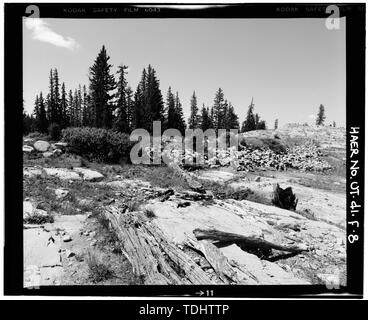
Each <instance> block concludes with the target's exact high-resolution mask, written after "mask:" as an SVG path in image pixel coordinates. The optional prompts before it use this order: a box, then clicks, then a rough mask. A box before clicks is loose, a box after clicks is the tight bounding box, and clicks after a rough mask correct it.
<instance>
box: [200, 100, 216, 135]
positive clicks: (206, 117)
mask: <svg viewBox="0 0 368 320" xmlns="http://www.w3.org/2000/svg"><path fill="white" fill-rule="evenodd" d="M200 128H201V129H202V130H203V132H204V131H206V130H207V129H212V128H213V123H212V120H211V115H210V110H209V108H206V107H205V106H204V105H203V106H202V110H201V117H200Z"/></svg>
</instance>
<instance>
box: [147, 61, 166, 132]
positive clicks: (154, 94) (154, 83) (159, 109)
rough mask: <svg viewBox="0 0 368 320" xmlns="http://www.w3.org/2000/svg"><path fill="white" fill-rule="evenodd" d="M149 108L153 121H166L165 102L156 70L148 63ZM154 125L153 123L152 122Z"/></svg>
mask: <svg viewBox="0 0 368 320" xmlns="http://www.w3.org/2000/svg"><path fill="white" fill-rule="evenodd" d="M145 96H146V98H147V102H146V103H147V109H148V110H150V111H151V118H152V121H161V122H163V121H164V104H163V100H162V93H161V90H160V84H159V80H158V79H157V77H156V71H155V69H153V68H152V67H151V65H148V69H147V93H146V95H145ZM151 127H152V124H151Z"/></svg>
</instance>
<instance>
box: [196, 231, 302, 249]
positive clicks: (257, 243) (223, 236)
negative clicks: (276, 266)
mask: <svg viewBox="0 0 368 320" xmlns="http://www.w3.org/2000/svg"><path fill="white" fill-rule="evenodd" d="M193 233H194V235H195V237H196V238H197V240H210V241H211V242H212V243H213V244H214V245H216V246H217V247H224V246H229V245H232V244H234V243H235V244H237V245H239V246H240V247H241V248H249V249H261V250H270V249H275V250H280V251H288V252H292V253H299V252H303V251H307V250H308V249H307V248H306V247H304V246H285V245H280V244H276V243H272V242H269V241H266V240H264V239H262V238H259V237H245V236H242V235H240V234H235V233H228V232H222V231H218V230H213V229H212V230H202V229H195V230H194V231H193Z"/></svg>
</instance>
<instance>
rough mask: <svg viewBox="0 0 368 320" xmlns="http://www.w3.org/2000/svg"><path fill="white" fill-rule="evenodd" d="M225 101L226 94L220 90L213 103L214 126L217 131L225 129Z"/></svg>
mask: <svg viewBox="0 0 368 320" xmlns="http://www.w3.org/2000/svg"><path fill="white" fill-rule="evenodd" d="M224 116H225V100H224V92H223V91H222V89H221V88H219V89H218V90H217V92H216V95H215V99H214V101H213V125H214V128H215V129H223V128H224Z"/></svg>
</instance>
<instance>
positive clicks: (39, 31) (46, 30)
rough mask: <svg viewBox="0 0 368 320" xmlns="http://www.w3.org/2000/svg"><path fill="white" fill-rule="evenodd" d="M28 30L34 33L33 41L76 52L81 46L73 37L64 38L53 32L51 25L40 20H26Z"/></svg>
mask: <svg viewBox="0 0 368 320" xmlns="http://www.w3.org/2000/svg"><path fill="white" fill-rule="evenodd" d="M25 19H26V28H27V29H28V30H31V31H32V39H35V40H39V41H42V42H47V43H51V44H53V45H54V46H57V47H63V48H67V49H69V50H74V49H77V48H78V47H79V44H78V43H77V42H76V41H75V40H74V39H73V38H71V37H64V36H62V35H60V34H58V33H56V32H55V31H53V30H52V29H51V28H50V27H49V24H48V23H46V22H45V21H43V20H42V19H40V18H25Z"/></svg>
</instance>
